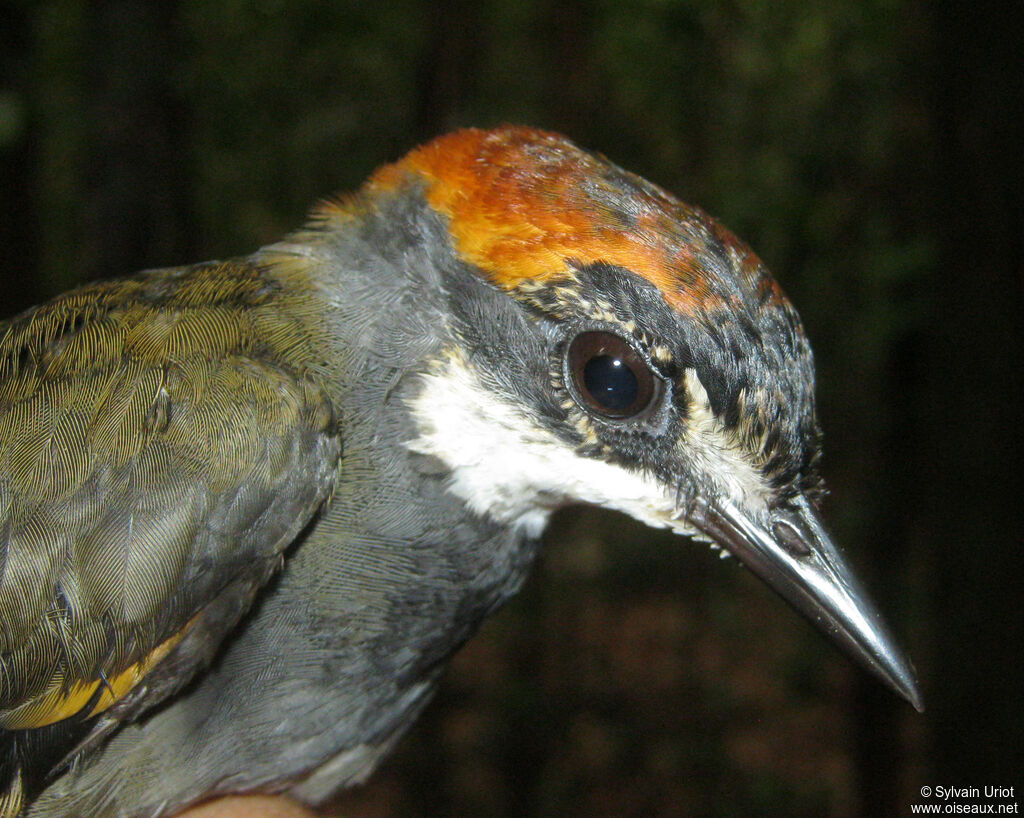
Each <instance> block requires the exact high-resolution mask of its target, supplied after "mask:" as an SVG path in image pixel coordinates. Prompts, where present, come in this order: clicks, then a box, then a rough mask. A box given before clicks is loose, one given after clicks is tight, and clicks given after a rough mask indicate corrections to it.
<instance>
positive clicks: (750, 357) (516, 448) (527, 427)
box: [367, 127, 920, 707]
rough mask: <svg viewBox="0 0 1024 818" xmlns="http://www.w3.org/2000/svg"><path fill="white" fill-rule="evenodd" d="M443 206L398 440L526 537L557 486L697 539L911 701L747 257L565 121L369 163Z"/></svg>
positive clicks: (782, 339)
mask: <svg viewBox="0 0 1024 818" xmlns="http://www.w3.org/2000/svg"><path fill="white" fill-rule="evenodd" d="M367 191H368V192H369V194H370V195H372V196H373V197H387V196H390V195H393V194H396V193H397V194H398V195H402V196H407V195H408V194H409V193H410V191H413V192H414V194H415V196H416V197H417V198H422V199H423V200H425V201H426V203H427V204H428V205H429V207H430V208H431V210H432V211H433V212H435V213H437V214H440V216H441V217H442V219H443V220H444V222H445V234H446V236H447V241H448V242H449V243H450V248H449V249H450V250H451V254H450V259H451V261H450V262H448V263H447V265H446V267H447V269H446V271H445V273H444V275H443V282H444V286H445V287H446V288H447V291H448V299H449V302H450V303H449V306H450V311H449V312H448V314H447V316H446V321H447V323H448V325H449V326H448V330H449V341H448V342H447V344H446V345H445V347H444V349H443V351H442V352H441V353H440V354H438V355H435V356H434V357H433V359H432V360H431V362H430V364H429V367H428V369H427V371H426V372H425V373H424V374H423V375H422V378H421V380H420V383H419V387H418V389H417V390H416V391H415V395H414V397H413V398H412V399H411V404H410V405H411V410H412V414H413V418H414V420H415V426H416V431H415V434H414V436H413V438H412V439H411V440H410V442H409V443H408V446H409V448H411V449H412V450H413V451H415V452H418V453H421V454H425V455H430V456H431V457H432V458H435V459H437V460H440V461H441V462H442V463H443V464H444V470H445V474H446V477H447V480H448V486H449V489H450V491H451V492H453V493H454V494H456V495H457V496H458V497H460V498H461V499H462V500H463V501H464V502H465V504H466V505H467V506H468V507H469V508H470V509H471V510H472V511H473V512H474V513H476V514H478V515H480V516H483V517H489V518H491V519H493V520H494V521H496V522H498V523H500V524H503V525H507V526H510V527H515V528H518V529H520V530H522V531H523V532H524V534H526V535H529V536H536V535H538V534H539V533H540V531H541V530H542V529H543V527H544V525H545V524H546V522H547V520H548V517H549V515H550V513H551V512H552V511H553V510H554V509H556V508H558V507H560V506H562V505H565V504H567V503H577V502H582V503H589V504H595V505H599V506H602V507H606V508H611V509H616V510H618V511H621V512H624V513H626V514H628V515H630V516H632V517H634V518H635V519H637V520H639V521H641V522H643V523H646V524H647V525H650V526H655V527H667V528H669V529H671V530H673V531H674V532H677V533H679V534H681V535H686V536H689V537H691V538H694V539H698V540H704V541H709V542H710V543H712V544H713V546H715V547H718V548H721V549H724V550H725V551H726V552H728V553H730V554H732V555H734V556H735V557H737V558H738V559H739V560H740V561H741V562H742V563H743V564H745V565H746V566H748V567H749V568H750V569H751V570H752V571H753V572H754V573H755V574H756V575H757V576H759V577H760V578H761V579H763V580H765V581H766V582H767V583H768V584H769V585H770V586H771V587H773V588H774V589H775V590H776V591H778V592H779V593H780V594H781V595H782V596H783V597H784V598H786V599H787V600H788V601H789V602H790V603H791V604H793V605H794V606H795V607H796V608H797V609H798V610H800V611H801V612H802V613H803V614H804V615H806V616H807V617H808V618H809V619H811V621H812V622H814V623H816V624H817V625H818V626H819V627H821V628H822V629H823V630H824V631H826V632H827V633H828V634H829V635H830V636H831V637H833V638H834V639H835V640H836V641H837V642H838V643H839V644H840V645H841V646H842V647H843V648H845V649H846V651H847V652H848V653H850V654H851V655H852V656H853V657H854V658H856V659H857V660H859V661H860V662H862V663H863V664H865V665H866V666H867V667H868V668H870V669H871V670H872V671H873V672H874V673H876V674H877V675H878V676H879V677H880V678H881V679H882V680H883V681H885V682H886V683H887V684H888V685H889V686H890V687H891V688H893V689H894V690H895V691H897V692H898V693H899V694H901V695H903V696H904V697H906V698H907V699H908V700H909V701H910V702H911V703H912V704H914V706H915V707H919V706H920V698H919V695H918V692H917V687H916V681H915V678H914V672H913V670H912V668H911V666H910V664H909V663H908V662H907V660H906V659H905V658H904V657H903V655H902V653H901V652H900V650H899V649H898V648H897V646H896V643H895V642H894V641H893V639H892V637H891V636H890V635H889V634H888V632H887V631H886V629H885V626H884V624H883V623H882V620H881V618H880V616H879V615H878V613H877V612H876V610H875V608H874V607H873V606H872V604H871V603H870V601H869V599H868V597H867V596H866V595H865V594H864V592H863V591H862V590H861V589H860V587H859V586H858V585H857V583H856V581H855V579H854V577H853V574H852V573H851V571H850V570H849V568H848V567H847V566H846V564H845V563H844V561H843V559H842V558H841V556H840V554H839V552H838V551H837V549H836V547H835V545H834V544H833V542H832V540H831V539H830V537H829V535H828V534H827V533H826V530H825V528H824V527H823V525H822V523H821V520H820V517H819V512H818V505H819V501H820V498H821V496H822V493H823V487H822V480H821V477H820V475H819V471H818V463H819V456H820V451H821V436H820V433H819V428H818V424H817V421H816V418H815V403H814V367H813V360H812V353H811V349H810V346H809V344H808V342H807V339H806V336H805V334H804V331H803V328H802V326H801V323H800V319H799V317H798V316H797V313H796V311H795V310H794V309H793V307H792V305H791V304H790V302H789V300H788V299H787V298H786V296H785V294H784V293H783V291H782V289H781V288H780V287H779V285H778V283H777V282H776V281H775V280H774V279H773V278H772V276H771V275H770V273H769V272H768V270H767V269H766V268H765V267H764V265H763V264H762V263H761V261H760V260H759V259H758V257H757V256H756V255H755V254H754V253H753V252H752V251H751V250H750V249H749V248H748V247H747V246H746V245H745V244H743V243H742V242H741V241H740V240H738V239H737V238H736V237H735V236H734V235H733V234H732V233H731V232H730V231H729V230H727V229H726V228H724V227H723V226H722V225H720V224H718V223H717V222H716V221H715V220H714V219H712V218H710V217H709V216H708V215H707V214H705V213H704V212H703V211H701V210H699V209H698V208H695V207H691V206H689V205H686V204H684V203H682V202H680V201H679V200H678V199H676V198H675V197H674V196H672V195H671V194H669V193H667V192H665V191H663V190H661V189H660V188H658V187H657V186H655V185H653V184H651V183H649V182H647V181H645V180H644V179H641V178H640V177H638V176H635V175H633V174H631V173H628V172H626V171H624V170H622V169H621V168H618V167H617V166H615V165H614V164H612V163H610V162H608V161H607V160H605V159H604V158H603V157H600V156H597V155H594V154H591V153H588V152H585V151H583V150H581V149H579V148H578V147H576V146H575V145H574V144H572V143H571V142H569V141H568V140H566V139H565V138H563V137H561V136H558V135H555V134H550V133H543V132H538V131H535V130H531V129H526V128H514V127H506V128H501V129H498V130H495V131H487V132H485V131H476V130H467V131H460V132H456V133H454V134H451V135H449V136H446V137H442V138H440V139H438V140H436V141H434V142H432V143H429V144H427V145H425V146H423V147H421V148H419V149H417V150H416V151H414V152H412V153H411V154H410V155H408V156H407V157H406V158H405V159H403V160H402V161H401V162H399V163H397V164H395V165H390V166H387V167H385V168H383V169H381V170H380V171H378V172H377V174H376V175H375V176H374V177H373V178H372V179H371V181H370V183H369V185H368V188H367Z"/></svg>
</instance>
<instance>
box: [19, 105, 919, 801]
mask: <svg viewBox="0 0 1024 818" xmlns="http://www.w3.org/2000/svg"><path fill="white" fill-rule="evenodd" d="M820 455H821V432H820V429H819V425H818V422H817V419H816V411H815V386H814V364H813V356H812V351H811V347H810V345H809V342H808V340H807V336H806V333H805V332H804V330H803V327H802V325H801V321H800V319H799V317H798V315H797V313H796V311H795V309H794V307H793V306H792V305H791V303H790V301H789V300H788V298H787V296H786V295H785V294H784V292H783V290H782V289H781V287H780V285H779V284H778V283H777V282H776V280H775V279H774V278H773V277H772V275H771V274H770V273H769V272H768V270H767V269H766V268H765V266H764V264H763V263H762V262H761V261H760V259H759V258H758V257H757V256H756V255H755V254H754V252H753V251H752V250H751V249H750V248H749V247H747V246H746V245H745V244H744V243H742V242H741V241H740V240H739V239H738V238H737V237H736V236H735V235H734V234H733V233H731V232H730V231H729V230H728V229H727V228H725V227H724V226H722V225H721V224H720V223H718V222H717V221H716V220H714V219H713V218H712V217H710V216H709V215H708V214H706V213H705V212H704V211H703V210H700V209H699V208H696V207H693V206H690V205H687V204H684V203H683V202H681V201H680V200H679V199H678V198H676V197H675V196H673V195H672V194H670V193H668V192H666V191H665V190H663V189H661V188H660V187H658V186H656V185H654V184H652V183H651V182H648V181H646V180H645V179H643V178H641V177H639V176H637V175H634V174H632V173H630V172H628V171H626V170H624V169H622V168H620V167H618V166H617V165H615V164H614V163H612V162H611V161H610V160H608V159H606V158H605V157H603V156H602V155H600V154H597V153H593V152H589V151H587V150H584V149H582V148H580V147H578V146H577V145H576V144H574V143H573V142H572V141H570V140H569V139H567V138H566V137H564V136H561V135H559V134H555V133H551V132H546V131H541V130H537V129H533V128H529V127H525V126H514V125H505V126H500V127H497V128H494V129H491V130H481V129H472V128H468V129H463V130H459V131H455V132H453V133H449V134H447V135H444V136H441V137H438V138H436V139H434V140H433V141H431V142H428V143H426V144H424V145H422V146H420V147H418V148H415V149H413V150H412V151H411V152H410V153H408V154H407V155H406V156H405V157H404V158H402V159H400V160H398V161H396V162H394V163H393V164H389V165H385V166H383V167H381V168H379V169H378V170H376V171H375V172H374V173H373V174H372V175H371V176H370V177H369V178H368V180H367V181H366V182H365V183H364V184H363V186H362V187H361V188H359V189H358V190H357V191H356V192H354V193H350V194H348V195H344V196H339V197H337V198H334V199H328V200H325V201H324V202H322V203H321V204H320V205H318V206H317V207H316V208H315V209H314V210H313V211H312V213H311V215H310V217H309V219H308V221H307V222H306V224H305V225H304V226H303V227H301V228H300V229H298V230H297V231H295V232H293V233H291V234H290V235H288V236H286V237H285V238H283V239H282V240H280V241H277V242H275V243H272V244H269V245H267V246H264V247H262V248H260V249H258V250H257V251H255V252H254V253H252V254H251V255H249V256H246V257H242V258H236V259H232V260H227V261H213V262H206V263H200V264H195V265H191V266H185V267H175V268H168V269H156V270H148V271H144V272H141V273H138V274H136V275H134V276H130V277H126V278H122V279H118V280H110V281H102V282H94V283H88V284H85V285H83V286H81V287H79V288H78V289H76V290H73V291H71V292H68V293H65V294H63V295H60V296H57V297H56V298H53V299H52V300H50V301H49V302H48V303H45V304H43V305H41V306H38V307H35V308H33V309H30V310H28V311H26V312H23V313H22V314H20V315H18V316H16V317H14V318H12V319H10V320H7V321H5V322H3V323H0V532H2V543H3V549H2V552H0V793H2V795H0V817H2V818H15V817H16V816H17V817H22V816H24V817H26V818H28V817H36V816H83V815H84V816H100V817H101V818H106V816H117V818H143V817H144V818H155V816H167V815H173V814H174V813H175V812H178V811H180V810H182V809H184V808H186V807H188V806H190V805H193V804H196V803H199V802H201V801H203V800H204V799H207V798H211V797H215V796H219V795H224V794H236V793H250V792H263V793H274V792H283V793H288V794H289V795H291V796H292V797H293V798H295V799H297V800H299V801H302V802H305V803H309V804H317V803H321V802H322V801H324V800H325V799H327V798H328V797H330V796H331V795H332V794H333V793H335V792H336V791H337V790H339V789H341V788H344V787H348V786H351V785H353V784H356V783H359V782H361V781H363V780H365V779H366V778H367V777H368V776H369V775H370V774H371V773H372V771H373V769H374V767H375V766H376V765H377V764H378V762H379V761H380V760H381V759H382V758H383V757H384V756H385V755H386V754H387V753H388V752H389V751H390V750H391V749H392V748H393V747H394V745H395V744H396V742H397V741H398V740H399V739H400V737H401V736H402V735H403V733H404V732H405V730H406V729H407V728H408V727H409V725H410V724H411V723H412V722H413V721H414V720H415V719H416V717H417V715H418V714H419V713H420V712H421V711H422V709H423V708H424V706H425V705H426V704H427V702H428V701H429V699H430V696H431V692H432V691H433V690H434V688H435V686H436V684H437V681H438V678H439V676H440V674H441V673H442V671H443V669H444V667H445V664H446V661H447V660H448V659H449V657H451V656H452V654H453V653H454V652H455V651H456V650H457V649H458V648H459V647H460V646H461V645H462V644H464V643H465V642H466V641H467V640H468V639H469V638H470V637H471V636H472V635H473V634H474V632H475V631H476V630H477V628H478V627H479V626H480V624H481V623H482V621H483V620H484V619H486V617H487V616H488V615H490V614H491V613H492V612H494V611H495V610H496V609H498V608H499V607H501V606H502V605H503V604H504V603H505V602H506V601H507V600H508V599H509V598H510V597H512V596H513V595H514V594H515V592H516V591H517V590H518V589H519V587H520V586H521V584H522V583H523V581H524V579H525V577H526V576H527V574H528V573H529V571H530V568H531V566H532V565H533V563H534V562H535V560H536V559H537V556H538V553H539V551H540V548H541V542H542V535H543V532H544V530H545V527H546V525H547V523H548V521H549V519H550V517H551V515H552V514H553V512H555V511H556V510H557V509H559V508H561V507H563V506H566V505H569V504H577V503H582V504H591V505H595V506H600V507H604V508H607V509H612V510H615V511H618V512H622V513H624V514H626V515H629V516H631V517H633V518H634V519H636V520H638V521H640V522H641V523H644V524H646V525H648V526H651V527H655V528H667V529H669V530H671V531H672V532H674V533H675V534H678V535H680V541H685V540H686V538H688V539H690V540H698V541H704V542H708V543H711V544H712V545H713V546H714V547H717V548H720V549H723V551H724V552H726V553H728V554H731V555H733V556H735V557H736V558H737V559H738V560H739V562H741V563H742V564H744V565H745V566H747V567H748V568H749V569H750V570H751V571H752V572H753V573H754V574H756V575H757V576H758V577H760V578H761V579H763V580H764V581H765V582H767V584H768V585H770V586H771V587H772V588H774V589H775V591H777V592H778V593H779V594H781V596H782V597H783V598H784V599H786V600H787V601H788V602H789V603H791V604H792V605H793V606H794V607H795V608H796V609H797V610H798V611H799V612H801V613H802V614H804V615H805V616H806V617H807V618H809V619H810V620H811V621H812V622H813V623H815V624H817V625H818V626H819V627H820V628H821V629H822V630H823V631H824V632H825V633H826V634H827V635H828V636H829V637H830V638H831V639H833V640H834V641H835V642H836V643H837V644H838V645H839V647H841V648H842V649H844V650H845V651H846V652H847V653H849V654H850V655H851V656H852V657H853V658H854V659H855V660H856V661H859V662H860V663H861V664H862V665H864V666H865V667H866V668H867V669H868V670H869V671H871V672H873V673H874V674H875V675H876V676H877V677H878V678H879V679H880V680H881V681H882V682H884V683H885V684H886V685H887V686H888V687H890V688H891V689H892V690H893V691H895V692H896V693H897V694H899V695H901V696H902V697H904V698H905V699H907V700H908V701H909V702H910V703H911V704H912V705H914V706H915V707H917V708H918V709H920V706H921V696H920V691H919V686H918V683H917V680H916V675H915V671H914V668H913V666H912V664H911V663H910V661H909V660H908V659H907V658H906V655H905V654H904V653H903V651H902V650H901V649H900V648H899V646H898V645H897V643H896V641H895V639H894V638H893V636H892V635H891V633H890V632H889V630H888V629H887V628H886V626H885V624H884V623H883V621H882V618H881V616H880V615H879V613H878V611H877V609H876V608H875V607H874V605H873V604H872V602H871V601H870V598H869V596H868V595H867V594H866V593H865V592H864V591H863V590H862V588H861V587H860V585H859V584H858V583H857V581H856V579H855V577H854V575H853V572H852V571H851V570H850V568H849V567H848V566H847V564H846V562H845V561H844V559H843V557H842V555H841V552H840V551H839V550H838V548H837V547H836V545H835V544H834V542H833V540H832V539H831V538H830V536H829V534H828V533H827V531H826V528H825V526H824V524H823V522H822V519H821V513H820V510H819V507H820V504H821V500H822V497H823V493H824V486H823V481H822V478H821V474H820Z"/></svg>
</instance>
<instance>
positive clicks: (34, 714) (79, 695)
mask: <svg viewBox="0 0 1024 818" xmlns="http://www.w3.org/2000/svg"><path fill="white" fill-rule="evenodd" d="M191 624H192V622H189V624H188V625H186V626H185V627H184V628H182V629H181V630H180V631H178V633H176V634H174V636H172V637H171V638H170V639H166V640H165V641H163V642H161V643H160V644H159V645H157V646H156V647H155V648H154V649H153V650H152V651H150V652H149V653H148V654H147V655H146V656H145V658H143V659H142V661H141V662H136V663H135V664H134V665H131V666H130V667H128V668H126V669H125V670H123V671H121V672H120V673H118V674H117V675H116V676H114V677H113V678H111V679H108V680H107V682H106V684H104V683H103V680H102V679H95V680H92V681H88V682H75V683H73V684H72V685H71V686H70V687H67V688H65V687H64V685H63V684H62V681H63V679H62V677H61V675H60V674H58V675H56V676H54V678H53V681H52V682H51V683H50V686H49V688H48V689H47V690H46V692H45V693H43V694H42V695H40V696H36V697H35V698H34V699H31V700H29V701H27V702H25V703H24V704H21V705H19V706H18V707H15V708H12V709H11V710H8V711H7V712H6V713H2V714H0V727H4V728H5V729H8V730H27V729H30V728H35V727H45V726H46V725H48V724H55V723H56V722H58V721H63V720H64V719H66V718H70V717H71V716H74V715H76V714H77V713H80V712H81V711H82V710H83V709H84V708H86V707H87V706H88V705H89V703H90V702H92V701H93V699H94V698H95V696H96V691H97V690H98V689H99V687H100V685H103V692H102V693H101V694H100V697H99V700H98V701H97V702H96V704H95V705H94V706H93V708H92V710H91V711H90V712H89V715H88V718H92V717H93V716H95V715H98V714H99V713H102V712H103V711H104V710H106V709H107V708H108V707H110V706H111V705H112V704H114V703H115V702H118V701H120V700H121V699H123V698H124V697H125V696H127V695H128V693H130V692H131V690H132V689H133V688H134V687H135V686H136V685H137V684H138V683H139V682H140V681H141V680H142V679H143V677H145V675H146V674H147V673H149V671H150V670H152V669H153V667H154V666H155V665H156V664H157V663H158V662H160V661H161V660H162V659H163V658H164V657H165V656H166V655H167V654H168V653H169V652H170V651H171V649H172V648H173V647H174V646H175V645H177V644H178V642H180V641H181V639H182V637H183V636H184V635H185V634H186V632H187V631H188V629H189V627H190V626H191ZM2 804H3V801H2V800H0V806H2ZM4 815H5V813H4V812H3V810H2V809H0V818H3V816H4Z"/></svg>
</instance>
